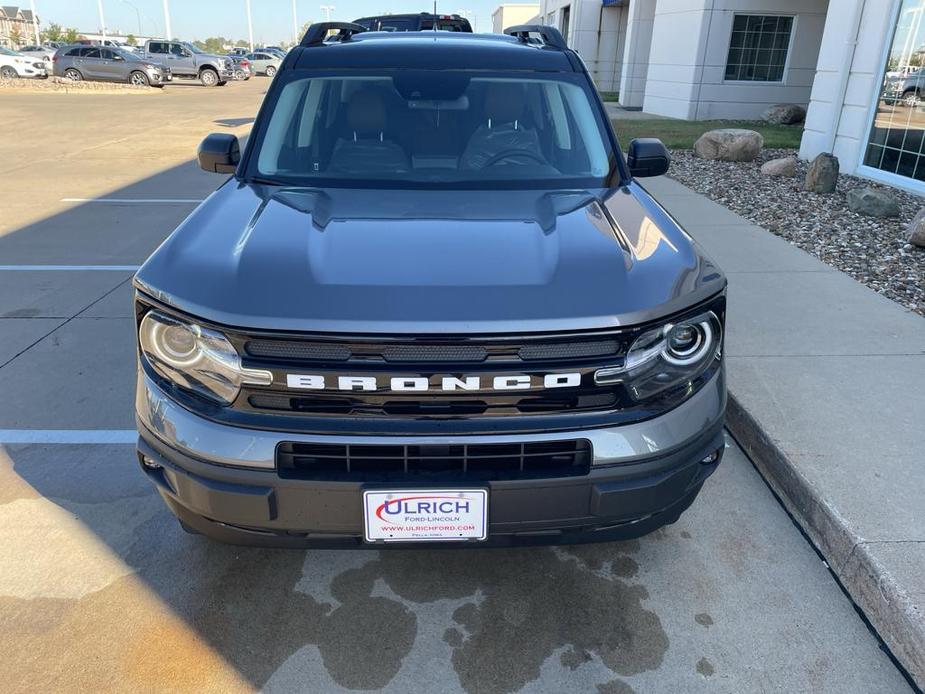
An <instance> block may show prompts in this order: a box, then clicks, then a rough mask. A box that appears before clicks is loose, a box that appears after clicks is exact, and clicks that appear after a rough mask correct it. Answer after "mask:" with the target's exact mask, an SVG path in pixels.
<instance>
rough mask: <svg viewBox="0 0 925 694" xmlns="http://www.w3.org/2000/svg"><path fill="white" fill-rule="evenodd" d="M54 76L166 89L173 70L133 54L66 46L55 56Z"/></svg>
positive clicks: (117, 49)
mask: <svg viewBox="0 0 925 694" xmlns="http://www.w3.org/2000/svg"><path fill="white" fill-rule="evenodd" d="M52 65H53V66H54V75H55V76H56V77H66V78H67V79H70V80H73V81H75V82H79V81H80V80H98V81H103V82H128V83H129V84H134V85H137V86H140V87H147V86H152V87H163V86H164V84H165V83H167V82H169V81H170V80H171V75H170V69H169V68H167V67H165V66H163V65H160V64H158V63H156V62H154V61H151V60H146V59H144V58H142V57H141V56H139V55H137V54H136V53H133V52H132V51H127V50H123V49H121V48H107V47H105V46H66V47H64V48H61V49H59V50H58V52H57V53H55V56H54V59H53V61H52Z"/></svg>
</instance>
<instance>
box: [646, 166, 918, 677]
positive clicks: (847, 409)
mask: <svg viewBox="0 0 925 694" xmlns="http://www.w3.org/2000/svg"><path fill="white" fill-rule="evenodd" d="M641 183H642V184H643V185H644V186H645V187H646V189H648V190H649V191H650V192H651V193H652V194H653V195H654V196H655V197H656V198H657V199H658V201H659V202H660V203H661V204H662V205H663V206H664V207H665V208H666V209H667V210H668V211H669V212H670V213H672V214H673V215H674V216H675V218H676V219H677V220H678V221H679V222H680V223H681V224H682V225H683V226H684V227H685V228H686V229H687V230H688V232H690V234H691V235H692V236H693V237H694V238H695V239H696V240H697V241H698V242H699V243H700V244H701V245H702V246H703V247H704V248H705V249H706V251H707V252H708V253H709V254H710V255H711V256H712V257H713V258H714V259H715V260H716V262H717V263H718V264H719V265H720V267H721V268H723V270H724V271H725V272H726V274H727V275H728V277H729V303H728V314H727V326H728V327H727V336H726V356H727V369H728V375H729V395H730V402H729V409H728V414H727V420H728V425H729V429H730V431H731V432H732V433H733V435H734V436H735V438H736V439H737V440H738V441H739V443H740V444H741V445H742V447H743V448H744V449H745V450H746V451H747V452H748V454H749V455H750V456H751V458H752V460H754V462H755V464H756V465H757V466H758V468H759V470H760V471H761V473H762V474H763V475H764V477H765V479H766V480H767V481H768V482H769V484H770V485H771V486H772V487H773V488H774V490H775V491H776V492H777V493H778V494H779V495H780V496H781V498H782V499H783V500H784V503H785V505H786V506H787V508H788V510H789V511H790V512H791V513H792V514H793V516H794V517H795V518H796V519H797V521H798V522H799V523H800V525H801V526H802V527H803V529H804V530H805V531H806V533H807V534H808V535H809V537H810V538H811V539H812V540H813V542H814V543H815V544H816V545H817V546H818V547H819V549H820V551H821V552H822V554H823V556H824V557H825V558H826V560H827V561H828V563H829V565H830V566H831V567H832V569H833V570H834V571H835V573H836V575H837V576H838V577H839V579H840V580H841V582H842V583H843V585H844V586H845V588H846V589H847V590H848V592H849V593H850V594H851V596H852V598H853V599H854V600H855V602H856V603H857V604H858V605H859V606H860V607H861V609H862V610H863V611H864V614H865V615H866V616H867V618H868V619H869V620H870V621H871V623H872V624H873V626H874V627H875V628H876V629H877V631H878V633H879V634H880V636H881V637H882V638H883V640H884V641H885V642H886V643H887V645H888V646H889V647H890V649H891V650H892V651H893V654H894V655H895V656H896V657H897V658H898V659H899V661H900V662H901V663H902V664H903V665H904V666H905V667H906V668H907V670H908V671H909V672H910V674H911V675H912V677H913V679H914V680H915V681H916V683H917V684H918V685H919V686H920V687H925V319H922V318H921V317H920V316H917V315H916V314H914V313H911V312H909V311H906V310H904V309H902V308H901V307H900V306H898V305H897V304H895V303H893V302H892V301H890V300H888V299H885V298H883V297H881V296H880V295H878V294H876V293H875V292H873V291H872V290H870V289H868V288H866V287H864V286H863V285H861V284H859V283H857V282H855V281H854V280H852V279H851V278H849V277H848V276H847V275H844V274H842V273H841V272H838V271H837V270H834V269H832V268H830V267H828V266H827V265H824V264H823V263H822V262H820V261H818V260H816V259H815V258H813V257H812V256H810V255H808V254H807V253H804V252H803V251H801V250H799V249H798V248H796V247H794V246H791V245H790V244H789V243H787V242H786V241H784V240H783V239H781V238H778V237H776V236H774V235H772V234H771V233H770V232H767V231H765V230H764V229H762V228H761V227H758V226H755V225H753V224H751V223H750V222H748V221H747V220H745V219H743V218H742V217H739V216H738V215H736V214H734V213H732V212H730V211H729V210H727V209H726V208H725V207H722V206H721V205H718V204H716V203H714V202H712V201H710V200H708V199H707V198H705V197H703V196H702V195H698V194H697V193H694V192H693V191H691V190H690V189H688V188H686V187H685V186H683V185H681V184H680V183H677V182H676V181H673V180H671V179H668V178H664V177H660V178H655V179H644V180H642V181H641ZM794 610H795V611H798V610H799V606H798V605H795V606H794Z"/></svg>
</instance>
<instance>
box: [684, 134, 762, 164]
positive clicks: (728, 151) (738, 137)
mask: <svg viewBox="0 0 925 694" xmlns="http://www.w3.org/2000/svg"><path fill="white" fill-rule="evenodd" d="M763 146H764V138H763V137H761V134H760V133H756V132H755V131H754V130H743V129H741V128H720V129H719V130H710V131H708V132H705V133H704V134H703V135H701V136H700V137H699V138H698V139H697V141H696V142H695V143H694V154H695V155H697V156H698V157H700V158H701V159H719V160H720V161H752V160H754V158H755V157H757V156H758V153H759V152H760V151H761V148H762V147H763Z"/></svg>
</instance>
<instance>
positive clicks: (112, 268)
mask: <svg viewBox="0 0 925 694" xmlns="http://www.w3.org/2000/svg"><path fill="white" fill-rule="evenodd" d="M140 267H141V265H0V270H12V271H16V270H21V271H29V272H61V271H63V272H71V271H75V272H79V271H83V270H99V271H101V272H136V271H137V270H138V268H140Z"/></svg>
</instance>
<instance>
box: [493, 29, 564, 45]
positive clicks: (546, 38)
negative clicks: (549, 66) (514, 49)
mask: <svg viewBox="0 0 925 694" xmlns="http://www.w3.org/2000/svg"><path fill="white" fill-rule="evenodd" d="M504 33H505V34H507V35H508V36H513V37H514V38H516V39H517V40H518V41H521V42H523V43H533V40H531V39H530V34H539V36H540V38H542V39H543V43H544V44H545V45H547V46H550V47H552V48H560V49H565V48H568V45H567V44H566V43H565V39H564V38H562V34H561V33H559V30H558V29H556V28H555V27H551V26H546V25H545V24H518V25H517V26H512V27H508V28H507V29H505V30H504Z"/></svg>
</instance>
